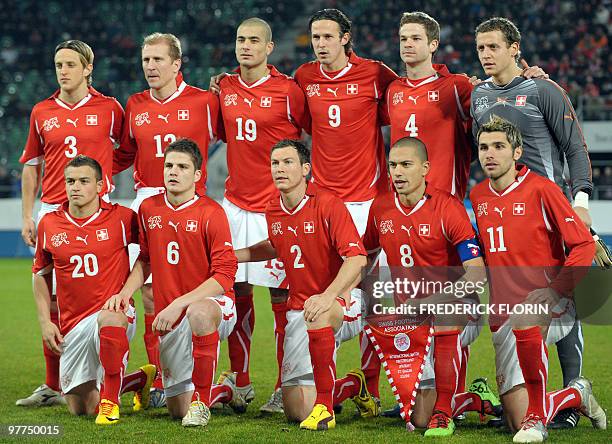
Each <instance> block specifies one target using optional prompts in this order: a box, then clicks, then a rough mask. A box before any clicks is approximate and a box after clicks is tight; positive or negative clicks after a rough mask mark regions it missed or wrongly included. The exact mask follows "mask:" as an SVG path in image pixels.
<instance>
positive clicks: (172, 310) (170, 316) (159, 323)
mask: <svg viewBox="0 0 612 444" xmlns="http://www.w3.org/2000/svg"><path fill="white" fill-rule="evenodd" d="M182 313H183V309H182V308H181V307H178V306H176V305H175V304H170V305H168V306H167V307H166V308H164V309H163V310H162V311H160V312H159V314H158V315H157V316H156V317H155V319H154V320H153V324H152V325H151V327H152V328H153V331H156V332H158V333H159V334H160V335H164V334H166V333H168V332H169V331H170V330H172V326H173V325H174V324H176V321H178V318H180V317H181V314H182Z"/></svg>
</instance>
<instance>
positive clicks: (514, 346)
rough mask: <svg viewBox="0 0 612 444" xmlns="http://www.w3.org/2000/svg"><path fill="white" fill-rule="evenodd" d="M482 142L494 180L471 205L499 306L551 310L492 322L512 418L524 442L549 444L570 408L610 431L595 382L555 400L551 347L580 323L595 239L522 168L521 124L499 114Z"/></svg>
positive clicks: (577, 382) (484, 162) (557, 194)
mask: <svg viewBox="0 0 612 444" xmlns="http://www.w3.org/2000/svg"><path fill="white" fill-rule="evenodd" d="M477 139H478V156H479V160H480V164H481V166H482V168H483V170H484V172H485V174H486V176H487V177H489V180H486V181H484V182H482V183H480V184H478V185H477V186H476V187H475V188H474V189H473V190H472V192H471V194H470V199H471V201H472V204H473V207H474V210H475V211H476V221H477V223H478V229H479V232H480V233H481V238H482V241H483V246H484V247H485V248H484V251H485V259H486V262H487V265H488V266H489V268H490V280H491V302H492V303H493V304H494V306H496V305H498V304H499V303H500V302H506V303H507V302H509V301H508V297H509V295H517V296H518V298H517V300H516V301H511V302H517V303H518V304H544V305H546V306H548V307H549V308H550V310H548V313H546V314H545V315H537V316H533V315H532V316H527V315H525V314H521V315H514V314H511V315H510V316H499V315H498V316H497V317H496V318H493V317H492V318H491V319H490V322H491V329H492V330H493V345H494V347H495V354H496V366H497V383H498V386H499V391H500V393H501V394H502V403H503V406H504V412H505V413H506V418H507V421H508V424H509V425H510V427H511V428H512V429H514V430H518V432H517V433H516V435H515V436H514V442H541V441H543V440H544V439H546V437H547V431H546V424H547V423H548V422H549V421H550V420H551V419H552V418H554V416H555V414H556V413H557V412H558V411H559V410H560V409H567V408H576V409H579V411H580V412H581V413H583V414H584V415H585V416H587V417H589V418H590V419H591V422H592V423H593V426H594V427H595V428H599V429H605V428H606V414H605V412H604V411H603V409H602V408H601V407H600V406H599V404H598V403H597V401H596V400H595V398H594V396H593V393H592V388H591V383H590V381H588V380H587V379H585V378H583V377H578V378H576V379H574V380H572V382H571V383H570V384H569V385H568V387H566V388H564V389H562V390H558V391H556V392H552V393H546V380H547V377H548V348H547V344H550V343H556V342H557V341H559V340H560V339H562V338H563V337H564V336H565V335H567V334H568V332H569V331H570V330H571V328H572V326H573V325H574V307H573V301H572V299H571V292H572V289H573V288H572V287H573V286H574V285H575V284H574V281H575V280H576V278H577V275H578V274H580V272H579V271H578V270H579V269H578V268H577V267H589V266H590V265H591V263H592V261H593V255H594V253H595V244H594V242H593V238H592V236H591V235H590V234H589V232H588V230H587V229H586V228H585V225H584V224H583V223H581V221H580V219H579V218H578V216H577V215H576V213H575V212H574V211H573V209H572V208H571V206H570V204H569V203H568V202H567V200H566V199H565V197H564V196H563V194H562V193H561V191H560V190H559V188H558V187H557V186H556V185H555V184H554V183H553V182H551V181H549V180H548V179H546V178H543V177H541V176H538V175H537V174H534V173H533V172H531V170H530V169H529V168H527V167H525V166H524V165H517V163H516V161H517V160H518V159H519V158H520V157H521V154H522V137H521V134H520V132H519V131H518V129H517V128H516V127H515V126H514V125H513V124H511V123H510V122H508V121H506V120H504V119H501V118H499V117H496V116H494V117H493V118H492V120H491V121H490V122H488V123H486V124H485V125H483V126H482V127H481V128H480V130H479V132H478V137H477ZM566 251H567V252H568V253H567V254H566ZM504 267H505V268H504ZM508 267H513V268H512V269H511V270H509V269H508ZM519 267H521V268H520V269H519ZM553 267H554V268H553ZM559 270H560V271H559ZM578 277H579V276H578ZM502 298H505V299H502ZM514 312H516V313H519V312H520V310H514Z"/></svg>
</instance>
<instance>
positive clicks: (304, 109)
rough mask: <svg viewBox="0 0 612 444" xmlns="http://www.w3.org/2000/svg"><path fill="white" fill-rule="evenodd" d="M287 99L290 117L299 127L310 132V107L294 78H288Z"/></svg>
mask: <svg viewBox="0 0 612 444" xmlns="http://www.w3.org/2000/svg"><path fill="white" fill-rule="evenodd" d="M287 100H288V101H289V109H290V110H291V114H290V115H291V119H292V120H293V122H294V124H295V125H297V126H298V127H299V128H301V129H303V130H304V131H306V132H307V133H308V134H311V133H312V122H311V118H310V109H309V108H308V102H307V101H306V96H305V95H304V91H302V88H300V87H299V86H298V84H297V83H296V82H295V81H294V80H289V86H288V91H287Z"/></svg>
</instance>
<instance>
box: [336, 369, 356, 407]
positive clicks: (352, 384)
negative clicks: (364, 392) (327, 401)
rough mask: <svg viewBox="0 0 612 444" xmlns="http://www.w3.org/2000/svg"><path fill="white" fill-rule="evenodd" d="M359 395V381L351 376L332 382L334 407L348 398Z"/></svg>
mask: <svg viewBox="0 0 612 444" xmlns="http://www.w3.org/2000/svg"><path fill="white" fill-rule="evenodd" d="M358 394H359V379H358V378H357V377H356V376H353V375H346V376H345V377H344V378H341V379H336V381H335V382H334V405H340V404H342V403H343V402H344V401H346V400H347V399H348V398H352V397H353V396H357V395H358Z"/></svg>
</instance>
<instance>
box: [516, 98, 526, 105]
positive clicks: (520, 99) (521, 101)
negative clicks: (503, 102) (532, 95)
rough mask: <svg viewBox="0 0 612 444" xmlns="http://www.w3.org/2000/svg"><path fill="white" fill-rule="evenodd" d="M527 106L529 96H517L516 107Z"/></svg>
mask: <svg viewBox="0 0 612 444" xmlns="http://www.w3.org/2000/svg"><path fill="white" fill-rule="evenodd" d="M526 104H527V96H516V101H515V102H514V105H515V106H525V105H526Z"/></svg>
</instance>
